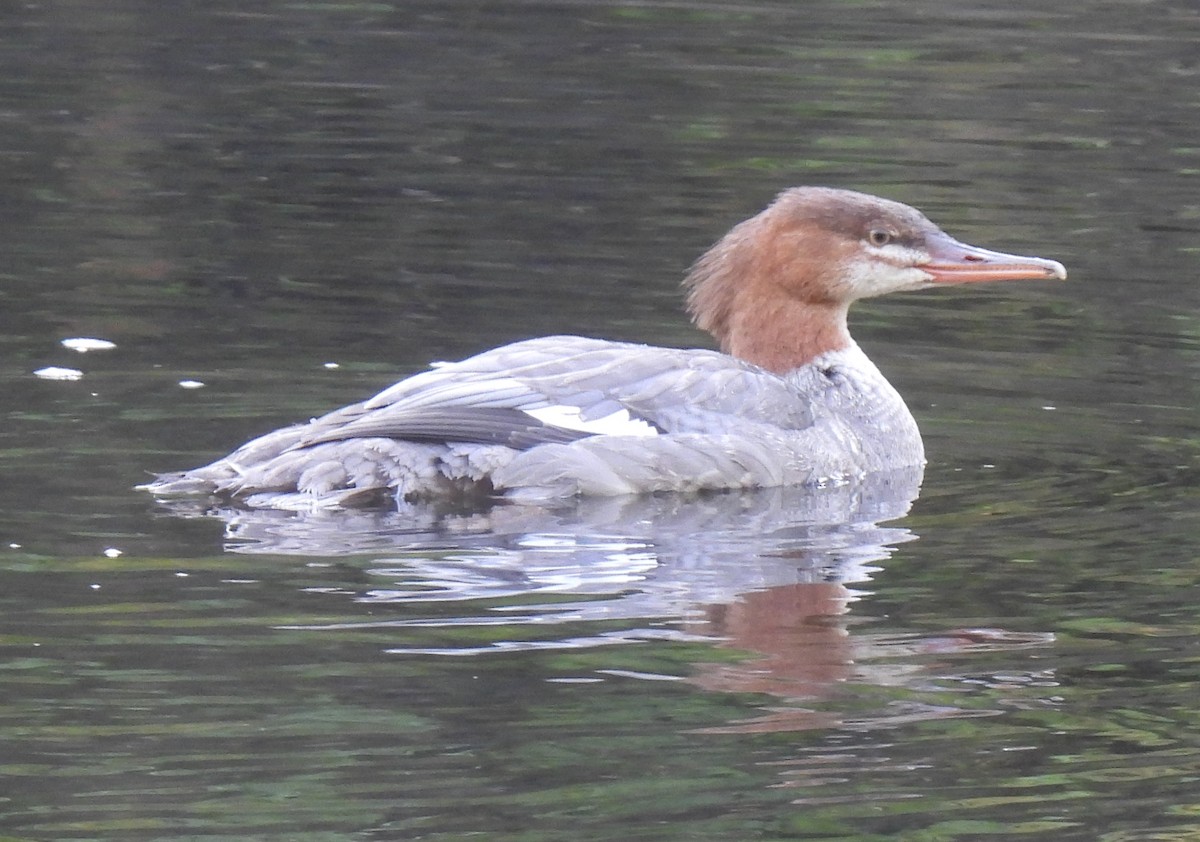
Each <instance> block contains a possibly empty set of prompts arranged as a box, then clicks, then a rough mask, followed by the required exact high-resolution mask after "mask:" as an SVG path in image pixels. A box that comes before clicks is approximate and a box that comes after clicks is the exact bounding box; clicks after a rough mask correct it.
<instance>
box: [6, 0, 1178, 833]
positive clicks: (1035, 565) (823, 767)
mask: <svg viewBox="0 0 1200 842" xmlns="http://www.w3.org/2000/svg"><path fill="white" fill-rule="evenodd" d="M1043 6H1044V4H1036V3H1032V2H1027V1H1026V0H1016V2H1008V3H1003V4H1001V3H990V2H985V3H976V4H970V7H969V8H967V7H964V6H962V5H961V4H950V3H940V2H933V0H924V2H914V3H908V4H903V5H896V4H885V3H874V2H836V0H824V1H823V2H815V3H805V4H792V3H783V2H778V3H776V2H761V3H740V4H718V3H678V4H671V5H657V4H637V3H633V4H616V5H609V4H586V3H572V2H559V3H550V2H524V3H510V4H493V3H477V2H464V3H455V4H441V3H404V4H392V3H353V2H331V3H293V2H272V3H266V4H259V5H257V6H255V7H254V8H249V7H246V6H245V5H244V4H233V3H210V4H201V5H184V6H178V5H176V4H152V3H142V2H137V0H121V1H120V2H113V3H106V4H89V3H80V2H66V0H64V2H59V3H40V4H39V3H30V4H20V5H10V6H8V7H5V8H4V9H3V10H0V21H2V22H3V24H4V26H3V28H2V29H0V70H2V71H3V72H2V73H0V160H2V161H3V167H2V168H0V170H2V172H3V175H2V176H0V178H2V179H3V183H4V195H5V202H4V203H3V204H4V207H3V208H2V209H0V217H2V218H3V221H4V230H5V232H6V236H5V245H6V248H5V254H6V260H5V265H4V268H3V269H2V270H0V385H2V387H3V388H0V413H2V415H3V419H4V420H3V423H2V424H0V471H2V476H3V477H4V482H3V483H0V645H2V646H3V656H4V657H3V659H2V660H0V670H2V671H3V678H4V681H3V685H2V686H3V687H4V691H5V692H4V694H3V702H2V703H0V741H2V743H3V746H4V752H3V756H2V758H0V775H2V776H3V787H2V788H0V834H3V835H6V836H7V837H11V838H14V839H121V840H132V839H145V840H155V839H178V838H196V839H238V840H245V839H281V840H282V839H288V840H326V839H329V840H332V839H350V838H355V839H405V840H407V839H429V840H458V839H466V838H475V837H483V838H488V839H496V840H540V839H546V840H558V839H564V838H570V839H579V840H592V839H594V840H610V839H612V840H616V839H621V840H630V839H646V840H670V839H689V840H694V839H714V840H716V839H721V840H726V839H762V840H778V839H862V840H867V839H882V838H911V839H930V840H933V839H939V840H940V839H974V838H984V837H986V838H1053V839H1081V840H1082V839H1087V840H1095V839H1102V840H1109V841H1110V842H1114V841H1115V840H1121V842H1124V840H1153V839H1158V840H1166V839H1181V838H1191V837H1192V836H1195V835H1198V834H1200V820H1198V819H1197V815H1198V814H1200V800H1198V799H1197V796H1196V780H1197V775H1198V774H1200V772H1198V770H1200V749H1198V745H1200V722H1198V721H1197V713H1196V704H1195V687H1196V685H1197V682H1198V681H1200V637H1198V635H1200V617H1198V616H1197V614H1198V609H1197V608H1196V606H1197V605H1198V604H1200V600H1198V599H1197V597H1198V595H1200V591H1198V590H1197V588H1198V587H1200V568H1198V567H1197V558H1198V555H1200V554H1198V553H1197V544H1198V540H1197V536H1198V535H1200V522H1198V521H1200V517H1198V515H1197V493H1196V491H1195V485H1196V480H1197V474H1198V467H1200V463H1198V462H1197V449H1196V441H1197V439H1198V436H1197V429H1198V425H1197V422H1196V420H1195V416H1196V412H1195V408H1196V405H1197V395H1196V387H1195V383H1196V380H1197V372H1198V369H1200V341H1198V337H1200V327H1198V324H1197V319H1196V315H1195V314H1196V312H1197V306H1198V305H1200V291H1198V289H1200V288H1198V287H1197V285H1196V284H1195V282H1194V281H1195V277H1196V270H1197V253H1198V252H1197V245H1196V243H1197V242H1198V241H1200V236H1198V234H1200V201H1198V200H1197V190H1196V185H1197V178H1198V177H1200V145H1198V144H1197V142H1196V137H1197V135H1198V129H1200V88H1198V87H1197V84H1196V82H1197V78H1198V74H1200V65H1197V62H1196V59H1195V47H1196V39H1197V37H1198V35H1200V17H1198V16H1197V12H1196V10H1195V9H1194V8H1193V6H1192V4H1189V3H1186V2H1165V1H1163V2H1148V3H1139V4H1107V3H1101V2H1084V3H1078V4H1074V5H1073V6H1071V7H1070V8H1067V7H1063V8H1062V9H1059V8H1058V7H1054V8H1052V9H1049V10H1047V9H1045V8H1043ZM795 184H828V185H833V186H841V187H850V188H855V189H863V190H867V191H870V192H875V193H879V194H882V195H886V196H889V197H891V198H895V199H899V200H901V201H906V202H910V203H913V204H916V205H918V206H919V207H921V208H922V209H923V210H925V211H926V212H927V213H928V214H929V215H930V216H931V217H932V218H933V219H934V220H935V221H937V222H938V223H939V224H941V225H943V226H944V227H945V228H946V229H947V230H949V231H950V232H951V233H952V234H954V235H956V236H959V237H961V238H962V239H964V240H966V241H968V242H975V243H979V244H981V245H986V246H991V247H994V248H1001V249H1005V250H1013V251H1022V252H1026V253H1031V254H1039V255H1044V256H1047V257H1054V258H1056V259H1060V260H1062V261H1063V262H1064V263H1066V264H1067V265H1068V268H1069V269H1070V271H1071V277H1072V280H1071V281H1070V282H1068V283H1066V284H1056V283H1029V284H1008V285H1003V286H997V287H995V288H987V289H983V288H979V289H969V290H961V289H960V290H950V291H943V292H939V293H929V294H916V295H910V296H904V297H895V298H892V299H888V300H883V301H873V302H865V303H864V304H863V305H861V306H859V307H858V308H857V309H856V311H855V313H854V314H853V320H854V329H855V333H856V336H857V337H858V338H859V339H860V341H861V343H862V344H863V345H864V347H865V348H866V349H867V350H868V352H869V353H870V354H871V355H872V357H873V358H875V359H876V360H877V361H878V362H879V364H880V367H881V368H882V369H883V370H884V371H885V372H886V373H887V374H888V376H889V377H890V378H891V379H892V381H893V382H894V383H895V384H896V385H897V387H898V388H899V389H900V390H901V391H902V393H903V394H905V396H906V398H907V399H908V400H909V402H910V405H911V406H912V408H913V410H914V413H915V414H916V415H917V417H918V420H919V421H920V423H921V426H922V429H923V430H924V432H925V436H926V449H927V451H928V453H929V458H930V464H929V466H928V468H927V470H926V471H925V475H924V479H923V483H922V484H921V485H920V487H919V489H918V484H917V478H915V477H906V476H897V477H886V478H877V479H876V480H875V481H872V482H870V483H866V484H863V485H856V486H850V487H845V488H835V489H824V490H819V491H815V492H812V491H810V492H801V491H796V490H771V491H763V492H755V493H749V494H729V495H708V496H701V497H662V498H657V497H656V498H650V499H645V500H619V501H585V502H583V503H581V504H579V505H578V506H571V507H567V508H565V509H557V510H544V511H543V510H534V509H528V510H527V509H516V508H512V507H496V508H493V509H491V510H485V511H471V512H464V511H450V512H447V511H437V510H420V511H409V512H398V513H386V512H367V513H355V514H350V515H326V516H307V517H306V516H299V515H295V514H278V513H276V514H271V513H250V512H244V511H238V510H235V509H212V510H205V509H204V508H199V509H198V508H197V507H196V506H187V505H184V506H177V507H166V506H161V505H157V504H155V503H154V502H153V501H151V500H149V499H147V498H146V496H145V495H143V494H140V493H138V492H135V491H133V490H132V486H133V485H134V484H136V483H137V482H139V481H141V480H142V479H143V478H144V477H145V476H146V474H147V472H149V471H152V470H165V469H177V468H182V467H187V466H190V465H194V464H198V463H200V462H202V461H205V460H208V459H211V458H212V457H214V456H217V455H219V454H221V453H223V452H225V451H227V450H228V449H230V448H231V447H232V446H233V445H235V444H237V443H239V442H240V441H242V440H243V439H245V438H246V437H248V436H250V435H253V434H255V433H258V432H262V431H265V430H267V429H271V428H272V427H274V426H277V425H279V424H282V423H285V422H290V421H295V420H298V419H303V418H307V417H310V416H312V415H315V414H318V413H320V412H323V411H325V410H327V409H329V408H331V407H334V406H337V405H339V404H342V403H345V402H348V401H351V400H356V399H359V398H361V397H364V396H365V395H368V394H370V393H371V392H373V391H374V390H376V389H378V388H380V387H382V386H384V385H386V384H388V383H390V382H392V381H394V380H395V379H396V378H397V377H399V376H401V375H402V374H404V373H407V372H411V371H415V370H417V369H419V368H420V367H421V366H423V365H424V364H425V363H426V362H427V361H429V360H431V359H449V358H455V357H458V356H462V355H466V354H469V353H471V352H474V351H477V350H480V349H482V348H486V347H490V346H492V345H495V344H498V343H500V342H505V341H511V340H515V339H519V338H524V337H527V336H533V335H540V334H546V333H553V332H570V333H584V334H588V335H594V336H603V337H609V338H614V339H627V340H636V341H645V342H654V343H661V344H668V345H707V344H708V340H707V338H706V337H704V336H702V335H700V334H698V333H697V332H696V331H694V330H693V329H692V328H691V327H690V326H688V325H687V323H686V320H685V318H684V317H683V316H682V315H681V313H680V310H679V304H680V296H679V290H678V281H679V279H680V278H681V277H682V275H683V272H684V271H685V269H686V267H687V265H688V264H689V263H690V261H691V260H693V259H694V258H695V257H696V256H697V255H698V254H699V253H701V252H702V251H703V249H704V248H705V247H706V246H707V245H708V244H709V243H711V242H712V241H713V240H714V239H715V238H716V237H718V236H720V234H721V233H723V232H724V231H725V230H726V229H727V228H728V227H729V226H730V225H732V224H733V223H735V222H737V221H739V220H740V219H742V218H745V217H746V216H748V215H750V214H752V213H754V212H756V211H757V210H758V209H760V208H761V207H762V206H763V205H765V204H766V202H768V201H769V200H770V198H771V196H772V195H773V194H774V193H775V192H776V191H778V190H780V189H782V188H784V187H787V186H791V185H795ZM72 337H100V338H104V339H107V340H110V341H112V342H114V343H115V344H116V347H115V348H114V349H111V350H106V351H103V350H102V351H91V352H89V353H86V354H79V353H78V352H76V351H73V350H70V349H69V348H65V347H63V346H62V345H61V344H60V342H61V340H63V339H68V338H72ZM332 364H336V365H332ZM48 366H59V367H65V368H73V369H76V370H78V371H79V372H80V373H81V375H82V376H81V378H80V379H77V380H48V379H43V378H39V377H36V376H34V375H33V372H34V371H37V370H40V369H43V368H45V367H48ZM181 381H192V385H193V386H195V384H203V385H202V386H200V387H198V388H185V387H183V386H181V385H180V383H181Z"/></svg>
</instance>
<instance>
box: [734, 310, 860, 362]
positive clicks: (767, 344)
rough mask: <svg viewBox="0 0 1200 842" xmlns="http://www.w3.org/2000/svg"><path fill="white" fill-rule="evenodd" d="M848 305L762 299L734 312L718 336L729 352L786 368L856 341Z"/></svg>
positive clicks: (747, 358)
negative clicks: (850, 326)
mask: <svg viewBox="0 0 1200 842" xmlns="http://www.w3.org/2000/svg"><path fill="white" fill-rule="evenodd" d="M846 310H847V306H846V305H845V304H844V303H840V302H837V303H835V302H825V303H820V304H814V303H811V302H806V301H797V300H796V299H793V298H782V297H781V298H780V299H779V300H778V301H775V302H766V301H760V302H756V304H755V306H754V307H752V308H744V309H741V310H739V311H738V312H736V313H735V314H733V316H732V318H731V319H730V320H729V324H728V331H727V332H726V333H725V335H724V336H718V337H717V338H718V339H719V340H720V342H721V350H722V351H724V352H725V353H727V354H731V355H732V356H735V357H737V358H738V359H742V360H746V361H747V362H751V363H754V364H755V365H759V366H762V367H763V368H765V369H767V370H768V371H773V372H775V373H776V374H784V373H786V372H789V371H792V370H793V369H796V368H799V367H800V366H802V365H806V364H807V363H810V362H812V361H813V360H814V359H815V358H817V357H819V356H820V355H822V354H825V353H828V352H830V351H840V350H843V349H845V348H849V347H850V346H851V344H853V340H852V339H851V338H850V331H849V329H848V328H847V326H846Z"/></svg>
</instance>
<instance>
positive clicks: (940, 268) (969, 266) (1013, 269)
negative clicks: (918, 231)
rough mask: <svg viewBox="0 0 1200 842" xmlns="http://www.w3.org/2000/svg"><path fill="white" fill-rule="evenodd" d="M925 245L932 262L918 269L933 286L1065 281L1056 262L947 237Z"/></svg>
mask: <svg viewBox="0 0 1200 842" xmlns="http://www.w3.org/2000/svg"><path fill="white" fill-rule="evenodd" d="M939 233H940V232H939ZM925 245H926V247H927V248H928V250H929V254H930V256H931V257H932V258H933V259H932V260H931V261H930V262H929V263H926V264H925V265H923V266H922V267H921V269H922V270H923V271H925V272H928V273H929V274H930V275H931V276H932V277H933V282H934V283H936V284H969V283H976V282H979V281H1021V280H1045V279H1048V278H1056V279H1058V280H1060V281H1065V280H1066V279H1067V270H1066V268H1065V267H1064V266H1063V265H1062V264H1061V263H1059V262H1058V261H1057V260H1046V259H1045V258H1043V257H1023V256H1021V255H1018V254H1005V253H1004V252H1001V251H990V250H989V249H982V248H979V247H978V246H969V245H967V244H966V243H960V242H958V241H957V240H955V239H954V238H953V237H951V236H949V235H948V234H941V236H935V237H929V238H927V239H926V241H925Z"/></svg>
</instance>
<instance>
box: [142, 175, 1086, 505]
mask: <svg viewBox="0 0 1200 842" xmlns="http://www.w3.org/2000/svg"><path fill="white" fill-rule="evenodd" d="M1037 278H1043V279H1046V278H1058V279H1065V278H1066V270H1065V269H1064V268H1063V266H1062V264H1061V263H1058V262H1057V261H1053V260H1045V259H1042V258H1038V257H1020V256H1016V255H1011V254H1003V253H1001V252H995V251H988V250H986V249H981V248H977V247H975V246H970V245H965V244H963V243H960V242H958V241H956V240H954V239H953V238H951V237H950V236H949V235H947V234H946V233H944V232H943V231H942V230H941V229H939V228H938V227H937V226H936V225H934V224H933V223H932V222H930V221H929V220H928V219H926V218H925V216H924V215H922V214H921V213H920V212H919V211H917V210H915V209H914V208H911V207H909V206H907V205H903V204H900V203H898V202H893V201H889V200H886V199H881V198H877V197H875V196H869V195H866V194H863V193H856V192H852V191H848V190H837V189H831V188H824V187H797V188H793V189H790V190H786V191H784V192H783V193H781V194H779V196H778V197H777V198H776V199H775V201H774V202H773V203H772V204H771V205H770V206H769V207H767V209H766V210H764V211H762V212H761V213H759V214H758V215H757V216H754V217H752V218H751V219H748V220H746V221H745V222H742V223H741V224H739V225H737V226H735V227H734V228H733V229H732V230H731V231H730V232H729V233H728V234H726V235H725V236H724V237H723V238H722V239H721V240H720V241H719V242H718V243H717V244H716V245H714V246H713V247H712V248H711V249H709V250H708V252H707V253H705V254H704V255H703V256H702V257H701V258H700V259H699V260H698V261H697V262H696V264H695V265H694V266H693V267H692V269H691V272H690V273H689V275H688V276H687V278H686V280H685V281H684V285H685V286H686V288H687V290H688V295H687V303H688V310H689V312H690V314H691V316H692V319H693V321H694V322H695V323H696V324H697V325H698V326H699V327H701V328H703V329H705V330H707V331H709V332H710V333H711V334H713V336H715V337H716V339H717V341H718V342H719V343H720V347H721V350H720V351H719V352H718V351H710V350H685V349H678V348H660V347H654V346H649V345H639V344H633V343H625V342H610V341H606V340H602V339H586V338H583V337H579V336H549V337H543V338H540V339H529V340H525V341H522V342H515V343H513V344H510V345H504V346H502V347H500V348H496V349H494V350H491V351H485V352H483V353H482V354H479V355H477V356H474V357H470V358H469V359H466V360H462V361H461V362H454V363H435V364H434V365H433V366H431V367H430V368H429V370H427V371H423V372H421V373H419V374H415V375H413V376H411V377H408V378H406V379H404V380H401V381H400V382H399V383H397V384H395V385H394V386H391V387H390V388H388V389H385V390H384V391H382V392H380V393H379V394H378V395H376V396H375V397H373V398H370V399H369V400H367V401H364V402H362V403H357V404H353V405H351V406H347V407H344V408H342V409H338V410H335V411H333V412H331V413H329V414H328V415H324V416H322V417H320V418H316V419H314V420H312V421H309V422H308V423H306V424H297V425H294V426H290V427H285V428H283V429H280V430H276V431H274V432H271V433H267V434H266V435H264V436H261V437H259V438H256V439H254V440H252V441H250V442H248V443H246V444H244V445H242V446H241V447H239V448H238V449H237V450H235V451H234V452H233V453H231V454H229V455H228V456H225V457H223V458H221V459H218V460H217V461H215V462H213V463H212V464H210V465H206V466H204V467H201V468H195V469H193V470H190V471H184V472H182V473H174V474H162V475H159V476H158V477H157V479H155V480H154V481H153V482H150V483H148V484H147V485H144V486H141V487H142V488H146V489H148V490H150V491H152V492H154V493H155V494H163V495H169V494H180V493H210V494H217V495H221V496H225V497H233V498H238V499H241V500H242V501H243V502H244V503H245V504H246V505H249V506H252V507H273V508H300V507H303V508H323V507H339V506H350V505H356V504H363V503H365V502H368V501H375V500H379V499H380V498H390V499H392V500H394V501H395V502H397V503H400V504H402V503H404V502H406V501H413V500H419V499H426V498H435V497H439V496H444V495H451V494H462V493H481V494H485V495H494V496H497V497H506V498H510V499H516V500H525V501H541V500H548V499H556V498H564V497H570V496H573V495H579V494H583V495H619V494H635V493H643V492H655V491H693V490H701V489H730V488H750V487H761V486H779V485H803V484H814V485H815V484H825V483H830V482H838V481H842V480H847V479H851V478H854V477H858V476H863V475H866V474H868V473H872V472H877V471H887V470H893V469H900V468H910V467H913V466H920V465H923V464H924V459H925V452H924V446H923V445H922V442H921V434H920V432H919V431H918V429H917V424H916V421H915V420H914V419H913V417H912V414H911V413H910V412H909V410H908V407H907V406H905V404H904V401H903V399H901V397H900V395H899V394H898V393H897V392H896V390H895V389H894V388H892V386H891V384H890V383H888V381H887V380H886V379H885V378H884V376H883V375H882V374H881V373H880V371H879V369H877V368H876V367H875V365H874V364H873V363H872V362H871V361H870V360H869V359H868V358H867V356H866V354H864V353H863V352H862V350H861V349H860V348H859V347H858V345H857V344H855V342H854V340H853V339H851V337H850V332H849V330H848V328H847V324H846V316H847V311H848V309H849V307H850V304H851V303H852V302H853V301H856V300H858V299H860V298H868V297H872V296H876V295H883V294H885V293H889V292H896V291H900V290H913V289H922V288H925V287H930V286H938V285H943V284H961V283H974V282H977V281H1003V280H1017V279H1037Z"/></svg>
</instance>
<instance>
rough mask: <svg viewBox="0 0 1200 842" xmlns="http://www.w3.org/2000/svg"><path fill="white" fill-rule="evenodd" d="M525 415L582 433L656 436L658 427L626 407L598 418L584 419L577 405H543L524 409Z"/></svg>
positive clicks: (544, 422)
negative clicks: (633, 414)
mask: <svg viewBox="0 0 1200 842" xmlns="http://www.w3.org/2000/svg"><path fill="white" fill-rule="evenodd" d="M525 414H526V415H532V416H533V417H534V418H536V419H537V420H539V421H541V422H542V423H543V424H549V425H551V426H554V427H563V428H564V429H567V430H579V431H581V432H584V433H596V434H598V435H604V436H657V435H658V428H657V427H655V426H654V425H653V424H651V423H649V422H647V421H643V420H642V419H641V418H635V417H633V416H632V415H630V414H629V410H628V409H618V410H617V411H616V412H610V413H609V414H608V415H604V416H602V417H600V418H590V419H586V420H585V419H584V417H583V413H582V412H581V410H580V409H579V407H577V406H562V405H554V406H545V407H541V408H540V409H526V410H525Z"/></svg>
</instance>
